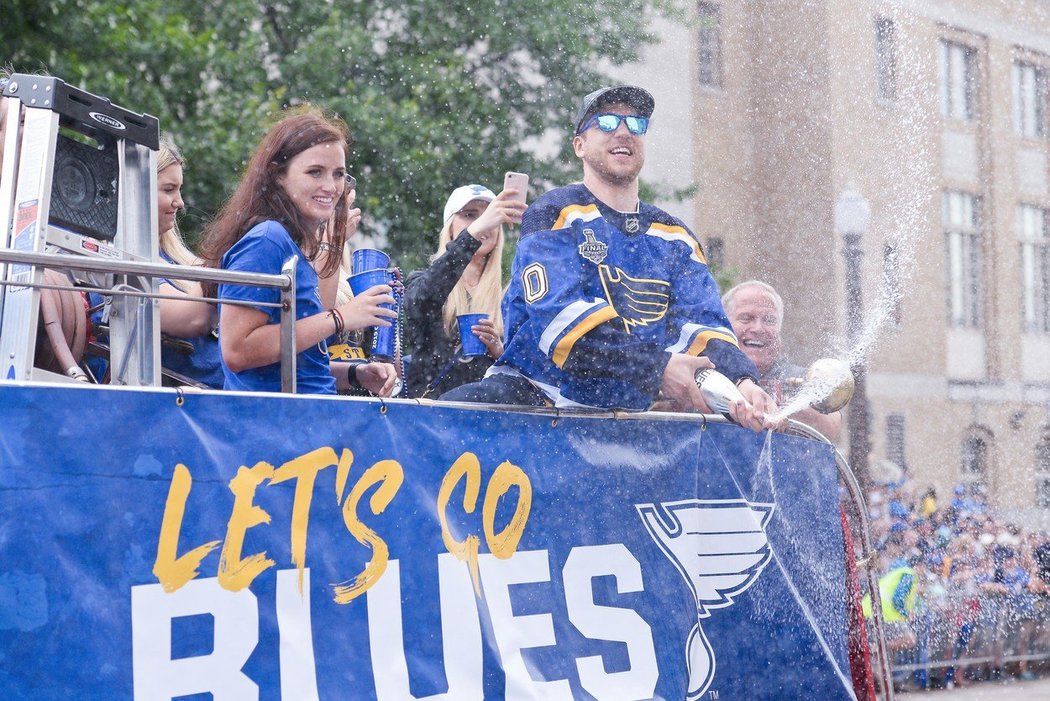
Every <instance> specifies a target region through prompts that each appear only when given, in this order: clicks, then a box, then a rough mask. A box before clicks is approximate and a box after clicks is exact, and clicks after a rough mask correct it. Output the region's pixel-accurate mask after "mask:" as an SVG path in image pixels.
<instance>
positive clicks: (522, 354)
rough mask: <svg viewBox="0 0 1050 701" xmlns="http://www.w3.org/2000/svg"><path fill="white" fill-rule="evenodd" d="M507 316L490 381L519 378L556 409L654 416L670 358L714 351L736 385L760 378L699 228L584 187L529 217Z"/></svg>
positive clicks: (556, 193) (560, 192) (572, 188)
mask: <svg viewBox="0 0 1050 701" xmlns="http://www.w3.org/2000/svg"><path fill="white" fill-rule="evenodd" d="M503 318H504V322H505V325H506V329H507V330H506V335H507V339H506V343H505V346H506V350H505V352H504V354H503V356H502V357H501V358H500V359H499V361H498V362H497V364H496V365H495V366H494V367H493V368H492V369H491V370H490V371H489V372H490V374H492V373H500V372H503V373H512V374H513V373H520V374H522V375H524V376H525V377H527V378H529V379H530V380H531V381H532V382H533V383H534V384H536V385H537V386H539V387H540V388H542V389H543V390H544V391H545V392H546V393H547V395H548V396H549V397H550V398H551V399H552V400H553V401H554V402H555V404H556V405H557V406H576V405H583V406H593V407H619V408H625V409H636V410H641V409H646V408H648V407H649V405H650V404H652V402H653V401H654V400H655V399H656V396H657V394H658V393H659V389H660V380H661V378H662V376H663V371H664V367H665V366H666V365H667V361H668V360H669V358H670V354H671V353H688V354H690V355H704V356H707V357H709V358H710V359H711V361H712V362H713V363H714V364H715V365H716V367H717V368H718V369H719V370H720V371H721V372H722V373H724V374H725V375H727V376H728V377H729V378H730V379H731V380H734V381H737V380H739V379H741V378H743V377H751V378H752V379H754V378H756V377H757V376H758V373H757V371H756V369H755V366H754V364H753V363H752V362H751V361H750V360H749V359H748V358H747V356H745V355H744V354H743V353H742V352H741V351H740V349H739V348H738V347H737V340H736V336H734V335H733V331H732V327H731V326H730V324H729V320H728V319H727V318H726V315H725V312H724V311H723V310H722V303H721V300H720V297H719V294H718V287H717V286H716V284H715V281H714V279H713V278H712V277H711V274H710V273H709V272H708V269H707V260H706V259H705V257H704V253H703V250H702V249H701V247H700V244H699V242H698V241H697V240H696V237H694V236H693V234H692V232H690V231H689V230H688V229H687V228H686V226H685V225H684V224H683V223H682V222H681V221H679V220H678V219H676V218H674V217H672V216H670V215H669V214H667V213H666V212H664V211H663V210H661V209H659V208H657V207H654V206H652V205H648V204H645V203H642V204H641V205H640V207H639V211H638V212H637V213H628V214H624V213H622V212H617V211H615V210H612V209H610V208H609V207H607V206H605V205H604V204H603V203H601V202H599V201H598V200H597V198H595V197H594V195H592V194H591V192H590V191H589V190H588V189H587V188H586V187H584V186H583V185H582V184H576V185H569V186H567V187H561V188H557V189H555V190H552V191H550V192H548V193H546V194H544V195H542V196H541V197H539V198H538V199H537V200H536V201H535V202H534V203H533V204H532V205H531V206H530V207H529V209H528V211H526V212H525V216H524V218H523V220H522V225H521V241H520V243H519V244H518V249H517V252H516V254H515V257H514V265H513V267H512V269H511V281H510V287H509V288H508V290H507V294H506V296H505V297H504V299H503Z"/></svg>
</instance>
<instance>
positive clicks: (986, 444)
mask: <svg viewBox="0 0 1050 701" xmlns="http://www.w3.org/2000/svg"><path fill="white" fill-rule="evenodd" d="M991 449H992V434H991V433H990V432H989V431H988V430H987V429H983V428H974V429H971V431H970V433H969V435H967V436H966V438H964V439H963V443H962V478H963V479H964V480H965V481H967V482H984V480H985V477H986V476H987V475H988V474H989V469H988V467H989V466H988V460H989V454H990V453H991Z"/></svg>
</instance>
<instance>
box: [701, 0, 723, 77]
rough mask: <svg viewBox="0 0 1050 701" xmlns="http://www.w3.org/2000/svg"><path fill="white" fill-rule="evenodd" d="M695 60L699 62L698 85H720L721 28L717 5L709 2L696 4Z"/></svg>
mask: <svg viewBox="0 0 1050 701" xmlns="http://www.w3.org/2000/svg"><path fill="white" fill-rule="evenodd" d="M696 11H697V20H698V21H697V26H698V30H697V44H698V48H699V50H698V52H697V60H698V61H699V64H700V85H703V86H705V87H708V88H721V87H722V29H721V21H720V17H719V14H720V11H719V9H718V5H716V4H714V3H710V2H701V3H699V4H697V10H696Z"/></svg>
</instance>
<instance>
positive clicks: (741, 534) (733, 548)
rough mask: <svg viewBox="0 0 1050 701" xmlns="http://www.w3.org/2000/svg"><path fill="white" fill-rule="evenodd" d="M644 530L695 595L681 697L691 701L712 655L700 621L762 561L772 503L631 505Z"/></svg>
mask: <svg viewBox="0 0 1050 701" xmlns="http://www.w3.org/2000/svg"><path fill="white" fill-rule="evenodd" d="M635 508H636V509H637V510H638V515H639V516H640V517H641V519H642V523H643V524H645V527H646V529H647V530H648V531H649V535H651V536H652V538H653V540H654V541H656V544H657V545H658V546H659V547H660V549H661V550H662V551H663V553H664V555H666V556H667V557H668V558H670V560H671V562H673V563H674V566H675V568H676V569H677V570H678V571H679V572H680V573H681V575H682V576H683V577H684V578H685V581H686V583H687V584H688V585H689V588H690V590H692V592H693V596H694V598H695V599H696V619H697V623H696V625H695V626H694V627H693V629H692V630H691V631H690V632H689V638H688V640H687V642H686V657H685V659H686V667H687V670H688V673H689V684H688V690H687V693H686V698H687V699H690V701H695V700H696V699H699V698H701V697H702V696H703V695H704V693H705V692H706V691H707V689H708V687H709V686H711V682H712V681H713V680H714V676H715V656H714V651H713V650H712V648H711V643H710V642H709V641H708V640H707V636H706V635H704V630H703V628H702V627H701V626H700V621H701V620H702V619H704V618H707V617H708V616H710V615H711V610H712V609H719V608H725V607H727V606H731V605H732V604H733V597H735V596H739V595H740V594H742V593H744V592H745V591H747V589H748V588H749V587H750V586H751V585H752V584H754V583H755V581H757V579H758V576H759V575H760V574H761V573H762V570H763V569H764V568H765V566H766V564H768V562H769V559H770V556H771V553H770V549H769V541H768V540H767V539H766V531H765V528H766V524H767V523H768V522H769V518H770V516H772V514H773V509H774V505H773V504H753V503H750V502H747V501H744V500H742V499H736V500H726V501H703V500H700V499H685V500H682V501H670V502H662V503H659V504H635Z"/></svg>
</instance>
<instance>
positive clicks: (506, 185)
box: [503, 171, 529, 202]
mask: <svg viewBox="0 0 1050 701" xmlns="http://www.w3.org/2000/svg"><path fill="white" fill-rule="evenodd" d="M503 189H504V190H511V189H513V190H517V191H518V194H517V196H515V198H514V199H516V200H519V201H521V202H524V201H525V195H526V194H528V191H529V176H528V175H526V174H525V173H515V172H514V171H508V172H507V174H506V175H504V176H503Z"/></svg>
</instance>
